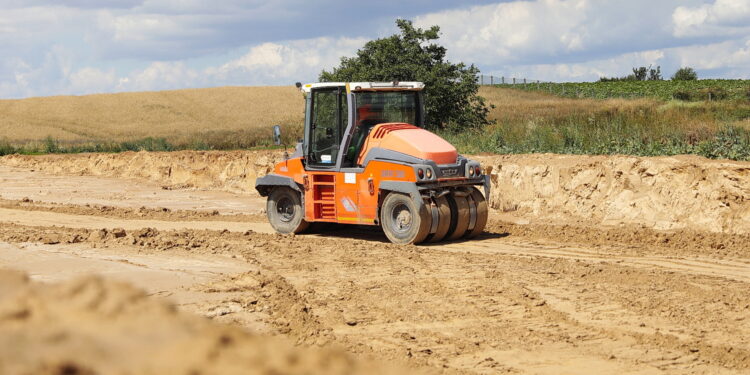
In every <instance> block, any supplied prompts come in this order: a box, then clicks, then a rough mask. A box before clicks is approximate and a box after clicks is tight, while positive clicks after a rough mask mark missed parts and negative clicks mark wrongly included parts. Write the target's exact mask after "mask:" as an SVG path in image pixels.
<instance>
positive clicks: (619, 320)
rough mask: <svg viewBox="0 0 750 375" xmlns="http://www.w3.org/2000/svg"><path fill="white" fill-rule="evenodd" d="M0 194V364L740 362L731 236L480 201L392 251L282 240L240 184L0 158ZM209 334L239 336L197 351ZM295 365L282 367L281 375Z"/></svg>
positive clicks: (680, 369) (748, 249)
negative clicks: (428, 241)
mask: <svg viewBox="0 0 750 375" xmlns="http://www.w3.org/2000/svg"><path fill="white" fill-rule="evenodd" d="M0 197H1V198H2V199H0V269H13V270H19V271H23V272H25V273H26V274H27V275H28V276H29V278H30V279H31V281H24V280H23V278H17V277H15V276H13V277H11V276H3V275H5V274H6V273H7V272H5V273H3V272H0V277H5V278H6V279H7V278H8V277H10V278H13V280H15V281H12V282H10V281H7V280H6V279H3V280H5V281H3V283H0V372H2V373H45V371H46V373H63V372H61V371H58V372H55V371H56V370H60V369H65V366H69V367H70V366H73V367H74V368H76V369H79V370H81V369H83V370H86V369H89V370H91V371H94V372H97V371H98V372H99V373H115V372H127V371H130V372H137V373H149V372H151V373H159V372H161V373H164V371H167V372H173V373H190V370H195V369H200V370H201V371H199V372H202V373H204V372H205V373H229V372H231V371H229V370H231V369H229V370H228V368H227V367H221V366H228V365H230V364H232V363H243V364H245V366H246V367H244V368H245V369H247V368H248V367H247V366H250V367H253V366H255V368H263V366H265V365H267V363H265V362H263V363H261V362H262V361H261V362H258V361H257V358H256V357H253V358H248V357H247V356H248V355H247V353H248V352H250V353H256V352H257V351H258V349H257V348H258V347H263V346H264V345H265V344H261V342H265V341H262V340H266V339H267V336H275V338H274V339H273V340H276V339H279V340H288V341H292V342H294V343H296V344H297V348H290V347H288V346H285V344H279V345H281V346H279V348H282V349H279V350H281V351H282V352H284V353H286V351H287V350H288V351H294V350H299V351H300V352H299V353H298V354H295V355H298V356H300V358H302V363H313V365H309V366H308V367H307V368H308V369H313V371H311V372H313V373H337V372H336V371H331V370H330V369H329V368H326V367H323V365H321V364H320V363H321V360H320V358H329V359H330V358H333V359H331V360H330V361H329V362H326V361H322V362H324V363H328V364H330V363H334V364H338V365H337V366H339V365H340V366H339V367H337V368H338V369H341V368H343V369H344V370H342V371H339V372H338V373H356V372H357V371H359V370H357V371H355V370H356V369H360V370H361V368H362V366H361V363H364V362H361V361H372V363H376V364H378V363H381V364H382V363H395V364H397V365H398V366H403V367H406V368H410V369H411V370H409V371H414V369H417V368H418V369H421V370H425V371H428V372H435V373H461V374H493V373H518V374H746V373H747V372H748V371H750V300H749V299H748V296H749V294H748V290H750V289H749V288H748V287H749V286H750V245H748V244H750V241H748V238H747V237H746V235H744V234H741V233H721V232H719V233H717V232H716V231H710V230H709V231H696V230H694V229H690V228H674V227H671V228H672V229H671V230H670V231H659V230H655V229H653V228H650V227H644V226H643V225H633V226H629V225H622V223H620V225H617V226H609V227H604V226H600V225H590V224H589V223H587V222H586V221H580V222H575V223H574V224H572V225H571V224H568V225H561V224H559V223H554V222H552V221H548V222H536V223H535V222H534V220H531V219H530V217H533V216H529V215H526V216H524V215H521V214H522V213H523V210H522V209H519V210H505V212H504V213H503V212H500V211H494V212H493V213H492V214H491V222H490V225H489V226H488V231H487V233H485V234H484V235H482V236H481V237H480V238H479V239H477V240H475V241H469V242H454V243H441V244H435V245H429V246H405V247H404V246H395V245H392V244H389V243H387V242H386V239H385V236H384V235H383V234H382V233H379V232H378V231H377V230H374V229H371V228H355V229H351V228H349V227H336V228H332V229H330V230H329V231H327V232H325V233H317V234H310V235H303V236H288V237H285V236H279V235H276V234H273V233H271V231H270V228H269V226H268V224H267V223H266V222H265V220H264V218H263V217H262V216H261V215H258V214H257V212H259V211H261V210H262V208H263V201H262V200H260V199H259V198H258V197H253V196H248V195H247V194H242V193H241V192H234V193H232V192H230V191H217V190H210V189H204V190H196V189H174V188H173V189H164V188H163V187H162V185H160V184H158V183H155V182H154V181H151V182H147V181H144V180H122V179H115V178H111V177H101V176H72V175H68V176H61V175H56V176H53V175H47V174H44V173H40V172H38V171H33V172H32V171H30V170H29V169H28V168H27V169H16V168H10V167H7V166H6V167H0ZM24 198H25V199H24ZM743 220H744V219H743ZM530 222H531V223H532V224H526V223H530ZM91 275H98V276H101V277H103V278H104V281H103V280H100V279H91V278H90V277H91ZM14 277H15V278H14ZM81 277H84V278H83V279H81ZM81 280H83V281H81ZM115 282H126V283H127V284H128V285H134V286H135V287H136V288H139V289H142V290H144V292H137V290H138V289H133V287H130V286H122V285H120V284H116V283H115ZM40 283H41V284H40ZM4 285H6V286H7V285H11V287H5V288H3V286H4ZM123 288H124V289H123ZM89 289H94V290H96V291H98V292H97V293H98V294H97V293H94V292H91V293H94V296H96V295H99V296H104V295H114V296H120V297H116V298H115V297H112V298H114V300H115V301H118V303H119V304H116V305H117V306H120V304H121V305H125V306H128V305H130V304H133V305H134V306H136V307H134V308H133V309H127V308H123V309H122V311H120V310H117V311H116V313H112V312H107V313H101V311H100V310H98V309H99V308H98V307H96V308H92V307H91V306H92V304H93V305H96V304H95V303H94V302H92V301H98V300H99V299H100V298H94V297H88V298H90V299H91V298H93V299H91V300H87V299H85V298H83V297H80V298H79V297H76V296H77V295H78V294H76V293H77V292H71V290H72V291H78V290H89ZM110 290H111V291H112V292H111V293H110V294H106V293H105V292H104V291H110ZM66 291H67V292H66ZM66 293H68V294H69V295H68V294H66ZM81 293H83V292H81ZM139 293H142V295H143V297H133V296H134V295H135V296H141V294H139ZM83 294H84V295H85V293H83ZM9 295H10V297H8V296H9ZM66 296H67V297H66ZM32 297H33V298H32ZM19 298H20V299H19ZM66 298H67V300H66ZM81 298H83V299H81ZM102 298H103V297H102ZM69 300H70V301H74V302H73V303H68V301H69ZM105 300H107V299H106V298H105ZM18 301H27V302H24V303H27V304H28V306H31V307H29V311H30V313H28V314H29V315H28V316H27V315H25V314H26V313H20V315H19V313H18V312H17V311H16V310H13V308H15V307H17V306H19V302H18ZM28 301H32V302H28ZM76 301H78V302H76ZM169 304H171V305H169ZM21 305H23V304H21ZM172 305H173V306H177V311H171V310H169V306H172ZM24 306H25V305H24ZM61 306H62V307H61ZM143 306H146V307H143ZM154 306H155V307H154ZM165 306H166V307H165ZM8 309H10V310H8ZM7 311H11V312H13V311H16V313H15V314H16V315H13V314H11V313H8V312H7ZM24 311H25V310H24ZM108 311H109V310H108ZM78 314H80V315H78ZM175 314H177V315H175ZM195 315H198V316H203V317H206V318H208V319H210V320H208V321H207V320H205V319H200V318H196V317H194V316H195ZM132 316H136V317H137V319H136V318H133V320H132V321H130V320H128V319H129V318H128V317H132ZM175 316H179V318H175ZM13 317H15V318H13ZM217 324H220V325H217ZM44 327H46V328H44ZM132 327H140V329H135V331H134V334H133V335H125V334H124V333H123V332H126V331H127V330H128V329H133V328H132ZM154 330H155V331H154ZM246 331H249V332H253V334H249V333H246ZM148 332H157V333H155V334H153V335H150V334H148ZM216 332H229V334H231V335H232V340H231V341H232V342H233V343H235V344H234V345H230V347H231V348H228V349H216V348H215V347H213V346H210V345H207V344H206V345H204V344H201V343H203V342H211V343H215V342H216V337H219V336H220V335H219V334H217V333H216ZM55 333H58V334H59V335H63V336H61V337H64V339H60V338H59V337H58V336H59V335H58V336H55V335H54V334H55ZM258 334H259V335H261V336H255V335H258ZM154 335H155V336H156V337H158V338H159V339H158V340H154ZM191 335H192V336H191ZM217 335H218V336H217ZM193 336H194V337H195V338H194V342H195V343H196V344H195V345H189V344H186V340H188V339H187V338H189V337H193ZM206 337H208V338H206ZM258 337H260V338H258ZM210 338H213V339H214V341H211V339H210ZM55 340H57V341H55ZM191 340H193V339H191ZM259 340H260V341H259ZM268 340H271V339H268ZM219 341H220V342H221V340H219ZM269 345H270V344H269ZM274 345H275V344H274ZM272 347H274V348H276V347H275V346H272ZM96 348H99V349H96ZM222 348H223V347H222ZM243 348H244V349H243ZM321 348H322V349H321ZM336 348H342V350H344V351H345V352H338V351H337V350H338V349H336ZM119 349H121V350H120V351H123V350H124V351H125V352H128V351H130V352H132V354H133V356H135V357H139V356H143V357H149V356H144V355H143V353H149V352H150V351H157V352H158V355H154V356H151V359H150V360H148V361H145V360H144V361H140V360H139V361H133V360H130V359H129V357H127V356H123V355H118V354H116V353H119V351H118V350H119ZM188 349H189V350H188ZM186 350H188V351H187V352H186ZM190 350H192V351H194V352H195V353H198V354H197V355H194V356H193V355H191V356H187V355H174V353H190ZM211 350H214V351H215V352H217V350H218V353H225V350H228V351H229V352H230V354H221V355H219V358H220V359H219V360H211V359H210V358H215V357H216V355H217V354H213V356H214V357H211V355H212V354H211V353H213V352H211ZM319 350H323V351H324V352H318V351H319ZM309 351H312V352H309ZM328 351H330V352H328ZM102 352H104V354H102ZM18 353H26V355H23V356H19V355H18ZM30 353H33V354H30ZM139 353H140V354H139ZM237 353H240V354H237ZM242 353H245V354H242ZM295 353H297V352H295ZM311 353H312V354H311ZM320 353H328V354H320ZM330 353H334V354H330ZM243 355H244V356H243ZM133 356H130V358H132V357H133ZM186 357H189V358H186ZM102 358H107V361H104V360H102ZM236 358H238V359H236ZM284 358H286V357H284ZM230 359H236V361H235V362H233V360H230ZM243 361H244V362H243ZM254 361H255V362H254ZM305 361H307V362H305ZM331 361H332V362H331ZM289 363H290V362H284V361H282V362H281V364H280V365H279V364H278V363H276V365H278V366H281V367H277V368H276V370H278V369H279V368H281V370H278V371H280V372H281V373H295V371H297V370H298V368H293V367H289V366H288V365H289ZM291 363H296V362H294V361H292V362H291ZM368 363H369V362H368ZM357 364H360V365H357ZM3 366H5V367H3ZM35 366H36V367H35ZM40 366H41V367H40ZM45 366H46V367H45ZM211 366H213V367H211ZM285 366H286V367H285ZM346 366H354V367H346ZM357 366H359V367H357ZM373 366H374V365H373ZM367 368H368V369H369V368H370V367H369V366H368V367H367ZM235 369H236V366H235ZM295 369H296V370H295ZM2 370H5V371H2ZM173 370H174V371H173ZM87 371H88V370H87ZM315 371H318V372H315ZM360 372H361V371H360ZM381 372H383V371H381ZM79 373H87V372H85V371H80V372H79ZM297 373H299V372H297Z"/></svg>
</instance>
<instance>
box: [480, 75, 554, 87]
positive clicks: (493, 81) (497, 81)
mask: <svg viewBox="0 0 750 375" xmlns="http://www.w3.org/2000/svg"><path fill="white" fill-rule="evenodd" d="M477 83H479V84H480V85H483V86H484V85H527V84H530V83H536V84H539V83H542V81H540V80H538V79H528V78H516V77H502V76H501V77H497V76H488V75H484V74H482V75H478V76H477Z"/></svg>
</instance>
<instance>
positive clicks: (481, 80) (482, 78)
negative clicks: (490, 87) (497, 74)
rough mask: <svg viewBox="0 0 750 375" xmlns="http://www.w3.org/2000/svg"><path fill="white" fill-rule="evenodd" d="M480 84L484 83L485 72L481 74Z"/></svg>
mask: <svg viewBox="0 0 750 375" xmlns="http://www.w3.org/2000/svg"><path fill="white" fill-rule="evenodd" d="M479 85H480V86H482V85H484V75H483V74H480V75H479Z"/></svg>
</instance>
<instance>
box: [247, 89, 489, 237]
mask: <svg viewBox="0 0 750 375" xmlns="http://www.w3.org/2000/svg"><path fill="white" fill-rule="evenodd" d="M298 87H300V88H301V90H302V91H303V92H304V94H305V100H306V107H305V127H304V132H305V133H304V139H303V140H302V142H300V143H299V144H297V147H296V150H295V152H294V154H292V155H291V156H286V157H285V160H284V161H282V162H280V163H278V164H277V165H276V166H275V167H274V171H273V172H272V173H270V174H268V175H266V176H264V177H262V178H259V179H258V180H257V182H256V189H257V190H258V192H259V193H260V194H261V195H262V196H266V197H268V202H267V207H266V208H267V215H268V219H269V221H270V223H271V225H272V226H273V227H274V229H276V230H277V231H278V232H281V233H300V232H303V231H304V230H305V229H307V227H308V226H309V225H310V224H311V223H316V222H327V223H342V224H359V225H374V226H377V225H379V226H381V227H382V228H383V231H384V232H385V234H386V236H387V237H388V239H389V240H391V241H392V242H394V243H420V242H424V241H430V242H435V241H441V240H456V239H460V238H473V237H476V236H477V235H479V234H480V233H481V232H482V230H483V229H484V226H485V224H486V223H487V202H486V200H485V196H488V195H489V179H488V178H487V176H485V175H483V173H482V170H481V168H480V166H479V163H478V162H475V161H471V160H468V159H466V158H464V157H463V156H461V155H459V154H458V152H457V151H456V148H455V147H453V145H451V144H450V143H448V142H447V141H445V140H444V139H442V138H441V137H439V136H437V135H435V134H433V133H431V132H429V131H427V130H425V129H423V125H424V120H425V112H424V96H423V93H422V90H423V88H424V84H422V83H421V82H382V83H379V82H350V83H338V82H337V83H314V84H306V85H304V86H303V85H298ZM277 135H278V133H277ZM477 186H479V187H483V190H484V195H483V194H482V192H480V190H479V189H477Z"/></svg>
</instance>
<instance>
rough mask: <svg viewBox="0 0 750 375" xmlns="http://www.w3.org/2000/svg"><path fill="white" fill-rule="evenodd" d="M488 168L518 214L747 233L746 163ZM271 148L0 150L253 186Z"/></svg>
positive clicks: (496, 202) (593, 161)
mask: <svg viewBox="0 0 750 375" xmlns="http://www.w3.org/2000/svg"><path fill="white" fill-rule="evenodd" d="M476 158H477V159H479V160H480V161H481V162H482V163H483V165H484V168H485V170H486V171H488V172H489V173H490V174H491V177H492V196H491V206H492V207H493V208H494V209H496V211H499V212H503V213H505V214H508V216H512V217H514V218H515V219H520V220H521V221H528V222H534V221H541V222H548V223H570V222H584V223H585V224H587V225H592V224H594V225H596V224H601V225H619V224H635V225H641V226H644V227H647V228H653V229H693V230H701V231H711V232H722V233H750V163H748V162H731V161H715V160H708V159H705V158H701V157H695V156H679V157H629V156H579V155H575V156H573V155H550V154H544V155H495V156H478V157H476ZM278 159H279V153H278V152H272V151H230V152H222V151H214V152H191V151H184V152H172V153H149V152H137V153H135V152H126V153H121V154H79V155H46V156H19V155H11V156H5V157H3V158H0V163H1V164H4V165H8V166H13V167H20V168H27V169H34V170H37V171H42V172H46V173H51V174H76V175H92V176H110V177H124V178H139V179H146V180H149V181H152V182H156V183H158V184H161V185H163V186H164V188H196V189H219V190H226V191H231V192H241V193H249V194H251V195H256V194H257V193H256V192H255V190H254V188H253V186H254V183H255V180H256V178H257V177H259V176H263V175H265V174H267V173H268V172H269V171H271V170H272V168H273V164H274V162H275V161H276V160H278Z"/></svg>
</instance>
